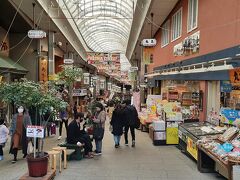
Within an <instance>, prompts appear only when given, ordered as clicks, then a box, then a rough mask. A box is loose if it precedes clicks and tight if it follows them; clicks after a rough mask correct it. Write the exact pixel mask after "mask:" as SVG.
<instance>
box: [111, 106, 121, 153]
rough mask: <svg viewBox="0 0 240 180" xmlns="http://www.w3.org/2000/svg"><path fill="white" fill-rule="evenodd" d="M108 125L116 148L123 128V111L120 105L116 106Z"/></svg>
mask: <svg viewBox="0 0 240 180" xmlns="http://www.w3.org/2000/svg"><path fill="white" fill-rule="evenodd" d="M110 124H111V125H112V134H113V136H114V142H115V148H118V147H119V143H120V139H121V136H122V134H123V126H124V125H123V111H122V108H121V105H120V104H118V105H117V106H116V108H115V109H114V111H113V114H112V119H111V121H110Z"/></svg>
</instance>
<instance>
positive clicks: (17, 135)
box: [10, 106, 32, 163]
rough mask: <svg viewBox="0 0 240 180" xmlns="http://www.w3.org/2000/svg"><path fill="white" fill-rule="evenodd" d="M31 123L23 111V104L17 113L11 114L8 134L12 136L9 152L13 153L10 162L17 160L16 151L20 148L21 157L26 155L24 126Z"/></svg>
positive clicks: (26, 142) (26, 141)
mask: <svg viewBox="0 0 240 180" xmlns="http://www.w3.org/2000/svg"><path fill="white" fill-rule="evenodd" d="M31 124H32V123H31V119H30V116H29V115H28V113H26V112H25V110H24V108H23V106H20V107H19V108H18V113H16V114H15V115H14V116H13V119H12V122H11V127H10V135H11V136H12V138H11V147H10V153H11V154H13V155H14V159H13V161H12V163H16V162H17V153H18V150H20V149H22V152H23V158H25V157H26V156H27V146H28V139H27V137H26V128H27V126H28V125H31Z"/></svg>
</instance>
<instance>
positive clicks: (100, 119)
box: [93, 102, 106, 156]
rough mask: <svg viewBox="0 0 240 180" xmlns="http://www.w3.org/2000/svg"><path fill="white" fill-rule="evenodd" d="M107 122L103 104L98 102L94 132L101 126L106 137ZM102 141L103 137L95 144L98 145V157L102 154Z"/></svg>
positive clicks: (96, 153) (94, 119) (96, 152)
mask: <svg viewBox="0 0 240 180" xmlns="http://www.w3.org/2000/svg"><path fill="white" fill-rule="evenodd" d="M105 121H106V112H105V110H104V107H103V105H102V103H100V102H98V103H96V114H95V116H94V118H93V122H94V126H93V131H94V128H96V127H97V126H98V127H99V126H100V127H102V128H103V135H104V128H105ZM102 139H103V136H102V138H101V139H96V138H95V144H96V150H95V155H96V156H98V155H101V154H102Z"/></svg>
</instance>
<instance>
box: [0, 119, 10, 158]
mask: <svg viewBox="0 0 240 180" xmlns="http://www.w3.org/2000/svg"><path fill="white" fill-rule="evenodd" d="M8 133H9V130H8V128H7V127H6V126H5V125H4V119H3V118H0V161H1V160H3V147H4V146H5V143H6V142H7V139H8Z"/></svg>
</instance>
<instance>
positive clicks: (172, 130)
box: [166, 127, 178, 144]
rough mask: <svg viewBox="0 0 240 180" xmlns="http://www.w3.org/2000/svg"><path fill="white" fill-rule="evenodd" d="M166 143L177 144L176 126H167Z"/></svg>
mask: <svg viewBox="0 0 240 180" xmlns="http://www.w3.org/2000/svg"><path fill="white" fill-rule="evenodd" d="M166 143H167V144H178V128H177V127H168V128H167V140H166Z"/></svg>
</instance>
